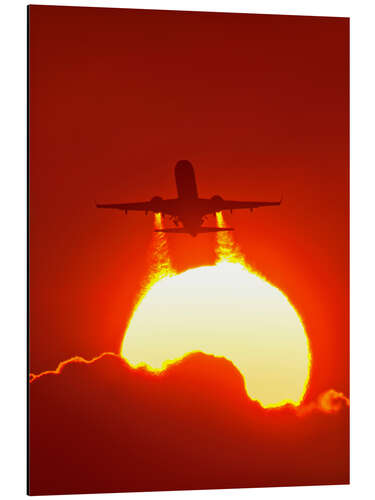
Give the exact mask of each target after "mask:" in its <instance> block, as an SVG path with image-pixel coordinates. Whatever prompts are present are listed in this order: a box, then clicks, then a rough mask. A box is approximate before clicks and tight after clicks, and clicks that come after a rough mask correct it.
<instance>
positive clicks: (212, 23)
mask: <svg viewBox="0 0 375 500" xmlns="http://www.w3.org/2000/svg"><path fill="white" fill-rule="evenodd" d="M29 16H30V17H29V19H30V31H29V33H30V46H29V50H30V101H29V103H30V156H29V161H30V163H29V168H30V170H29V174H30V177H29V178H30V185H29V190H30V191H29V193H30V206H29V217H30V219H29V220H30V248H29V250H30V309H29V312H30V337H29V339H30V357H29V359H30V370H31V372H32V373H34V374H38V373H40V372H43V371H46V370H54V369H56V367H57V366H58V364H59V363H60V362H62V361H64V360H67V359H69V358H71V357H74V356H81V357H83V358H85V359H91V358H93V357H94V356H100V355H101V354H102V353H104V352H113V353H119V352H120V349H121V344H122V341H123V335H124V331H125V329H126V326H127V324H128V322H129V320H130V317H131V314H132V309H133V306H134V303H135V301H136V298H137V294H138V293H139V289H140V283H141V282H142V280H143V279H144V278H145V275H146V274H147V270H148V265H149V249H150V245H151V239H152V234H153V217H152V215H149V216H148V217H145V215H144V214H143V213H135V214H133V213H132V214H129V215H128V216H127V217H125V216H124V214H123V213H121V212H111V211H104V210H103V211H101V210H98V209H97V208H96V207H95V201H97V202H99V201H100V202H132V201H146V200H149V199H150V198H151V197H152V196H154V195H160V196H162V197H168V198H171V197H175V196H176V190H175V185H174V177H173V168H174V165H175V164H176V162H177V161H178V160H180V159H187V160H189V161H191V162H192V164H193V165H194V167H195V173H196V177H197V183H198V192H199V195H201V196H202V197H210V196H212V195H214V194H220V195H221V196H223V197H224V198H229V199H238V200H241V199H242V200H278V199H280V196H281V195H283V203H282V205H281V206H280V207H272V208H265V209H259V210H254V212H253V213H250V212H249V211H238V212H233V214H232V215H230V214H228V215H226V221H227V222H228V223H229V224H230V225H231V226H233V227H235V229H236V231H235V233H234V237H235V241H236V242H237V243H238V245H239V246H240V248H241V250H242V253H243V255H244V256H245V259H246V262H247V263H248V264H249V265H251V266H252V267H253V268H254V269H255V270H256V271H258V272H259V273H261V274H262V275H263V276H265V277H266V279H267V280H268V281H269V282H270V283H272V284H274V285H275V286H276V287H277V288H278V289H279V290H282V292H283V293H284V294H285V295H286V296H287V297H288V298H289V300H290V301H291V303H292V304H293V305H294V307H295V308H296V310H297V311H298V313H299V315H300V316H301V318H302V320H303V323H304V326H305V329H306V332H307V335H308V338H309V342H310V348H311V353H312V360H313V362H312V366H311V377H310V385H309V388H308V393H307V395H306V397H307V399H310V400H315V399H316V398H317V397H318V395H319V394H321V393H323V392H324V391H327V390H329V389H334V390H336V391H338V392H340V393H343V394H345V395H346V396H348V395H349V77H348V75H349V20H348V19H347V18H319V17H296V16H272V15H233V14H212V13H184V12H162V11H139V10H126V9H121V10H118V9H95V8H90V9H88V8H67V7H63V8H61V7H38V6H32V7H31V8H30V15H29ZM214 224H215V220H214V219H213V218H212V220H211V221H210V225H214ZM215 238H216V237H215V235H210V234H205V235H200V236H198V237H197V238H191V237H190V236H189V235H170V236H168V237H167V239H168V246H169V254H170V258H171V261H172V265H173V267H174V268H175V269H176V270H177V271H179V272H180V271H185V270H187V269H190V268H194V267H198V266H207V265H210V264H213V263H214V262H215V241H216V239H215ZM176 333H178V332H176ZM116 363H117V361H116ZM41 381H42V379H40V382H41ZM37 383H39V381H36V382H35V384H37ZM319 425H320V424H319ZM343 425H344V424H343ZM324 432H325V431H324ZM346 437H347V435H346ZM228 439H229V438H228ZM230 439H231V438H230ZM338 440H339V438H338ZM343 446H344V445H343ZM345 449H346V448H345ZM317 453H318V451H317ZM343 453H344V452H343ZM340 477H341V476H340ZM327 481H328V479H327ZM307 482H308V480H307ZM98 488H99V490H100V487H99V486H98ZM119 488H120V487H119ZM73 489H74V488H73ZM101 491H102V490H101ZM119 491H121V488H120V489H119Z"/></svg>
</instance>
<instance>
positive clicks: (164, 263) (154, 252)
mask: <svg viewBox="0 0 375 500" xmlns="http://www.w3.org/2000/svg"><path fill="white" fill-rule="evenodd" d="M154 228H155V229H164V220H163V218H162V216H161V214H160V213H155V214H154ZM148 262H149V264H148V271H147V274H146V277H145V278H144V280H143V282H142V284H141V287H140V291H139V294H138V297H137V300H136V303H135V307H134V310H133V314H134V312H135V311H136V309H137V308H138V306H139V304H140V302H141V301H142V299H143V298H144V297H145V295H146V294H147V292H148V291H149V290H150V288H152V286H153V285H154V284H155V283H157V282H158V281H160V280H161V279H163V278H167V277H170V276H174V275H175V274H176V272H175V270H174V269H173V267H172V264H171V260H170V257H169V251H168V243H167V237H166V234H165V233H156V232H153V234H152V240H151V245H150V249H149V256H148Z"/></svg>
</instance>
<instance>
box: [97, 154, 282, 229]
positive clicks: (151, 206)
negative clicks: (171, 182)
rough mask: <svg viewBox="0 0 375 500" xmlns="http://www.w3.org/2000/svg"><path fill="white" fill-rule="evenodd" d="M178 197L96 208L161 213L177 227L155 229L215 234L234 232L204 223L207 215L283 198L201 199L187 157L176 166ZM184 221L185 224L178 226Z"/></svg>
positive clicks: (278, 203) (112, 204) (278, 202)
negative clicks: (260, 199) (257, 199)
mask: <svg viewBox="0 0 375 500" xmlns="http://www.w3.org/2000/svg"><path fill="white" fill-rule="evenodd" d="M174 172H175V179H176V188H177V194H178V197H177V198H173V199H169V200H168V199H167V200H164V199H163V198H161V197H160V196H154V197H153V198H151V200H150V201H145V202H138V203H109V204H97V205H96V206H97V208H113V209H117V210H122V211H124V212H125V214H127V213H128V211H129V210H130V211H131V210H135V211H141V212H145V214H146V215H147V214H148V212H154V213H161V214H162V215H163V217H164V216H165V215H169V216H170V217H171V219H172V221H173V222H174V224H175V225H176V226H177V227H170V228H164V229H155V231H156V232H162V233H176V234H190V235H191V236H197V234H200V233H214V232H218V231H233V230H234V228H232V227H207V226H203V225H202V224H203V223H204V221H205V217H206V216H207V215H210V214H212V215H213V214H215V213H216V212H221V211H222V210H230V211H231V212H232V210H237V209H246V208H247V209H250V211H253V209H254V208H259V207H269V206H274V205H280V204H281V200H280V201H232V200H224V199H223V198H222V197H221V196H219V195H215V196H212V198H199V196H198V190H197V184H196V181H195V174H194V168H193V165H192V164H191V163H190V162H189V161H187V160H180V161H179V162H177V164H176V166H175V170H174ZM179 224H181V225H182V226H179Z"/></svg>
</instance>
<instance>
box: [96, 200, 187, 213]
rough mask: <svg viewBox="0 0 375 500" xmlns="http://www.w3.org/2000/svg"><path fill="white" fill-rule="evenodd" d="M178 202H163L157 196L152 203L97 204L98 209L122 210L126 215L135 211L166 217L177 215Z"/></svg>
mask: <svg viewBox="0 0 375 500" xmlns="http://www.w3.org/2000/svg"><path fill="white" fill-rule="evenodd" d="M176 201H178V200H175V199H172V200H163V199H162V198H159V197H158V196H155V197H154V198H152V199H151V200H150V201H141V202H136V203H97V204H96V206H97V208H114V209H117V210H122V211H124V212H125V213H127V212H128V210H129V211H131V210H135V211H138V212H146V214H147V212H154V213H162V214H166V215H175V214H176Z"/></svg>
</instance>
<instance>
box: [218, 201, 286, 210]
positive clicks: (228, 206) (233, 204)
mask: <svg viewBox="0 0 375 500" xmlns="http://www.w3.org/2000/svg"><path fill="white" fill-rule="evenodd" d="M281 201H282V200H280V201H234V200H223V199H221V200H220V199H216V200H212V205H213V207H214V211H215V212H219V211H221V210H239V209H244V208H249V209H250V210H253V209H254V208H260V207H272V206H276V205H281Z"/></svg>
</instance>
